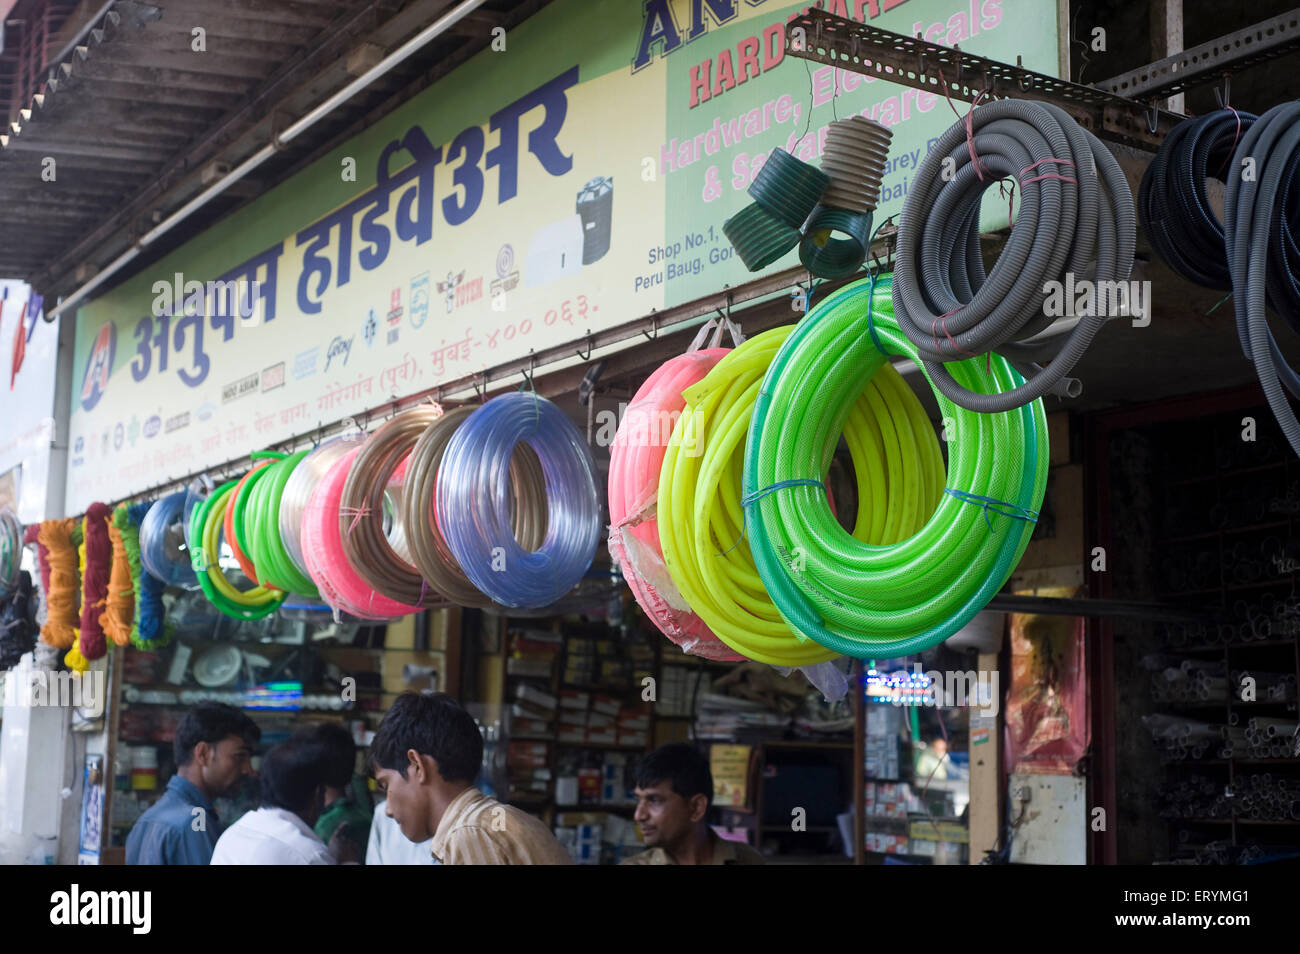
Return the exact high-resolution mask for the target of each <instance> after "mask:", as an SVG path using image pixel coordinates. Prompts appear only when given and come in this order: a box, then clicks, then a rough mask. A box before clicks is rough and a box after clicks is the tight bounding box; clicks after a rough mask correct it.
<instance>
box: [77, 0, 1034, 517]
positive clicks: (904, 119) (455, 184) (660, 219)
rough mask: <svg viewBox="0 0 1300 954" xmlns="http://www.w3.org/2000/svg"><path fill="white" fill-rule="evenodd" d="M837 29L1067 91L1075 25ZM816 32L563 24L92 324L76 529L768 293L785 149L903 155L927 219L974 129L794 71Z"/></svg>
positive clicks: (587, 14) (571, 7)
mask: <svg viewBox="0 0 1300 954" xmlns="http://www.w3.org/2000/svg"><path fill="white" fill-rule="evenodd" d="M826 6H827V9H828V10H829V11H830V12H832V13H837V14H842V15H846V16H848V17H850V18H853V19H857V20H859V21H864V22H869V23H872V24H873V25H877V26H881V27H884V28H887V29H892V30H895V31H898V32H902V33H908V34H912V35H915V34H917V33H920V34H922V35H924V36H925V37H926V38H928V39H930V40H933V41H936V42H941V43H947V44H952V43H960V44H961V46H962V48H963V49H967V50H970V51H972V52H977V53H981V54H984V55H988V56H992V57H996V58H1000V59H1004V60H1006V59H1009V60H1013V61H1014V60H1015V58H1016V57H1017V56H1020V57H1022V58H1023V62H1024V64H1025V66H1027V67H1029V68H1032V69H1037V70H1040V71H1043V72H1048V73H1056V72H1057V63H1058V49H1057V29H1056V22H1057V4H1056V3H1055V2H1054V0H832V2H830V3H828V4H827V5H826ZM803 9H804V6H803V5H790V4H783V3H779V2H775V0H638V2H631V0H557V2H555V3H552V4H551V5H550V6H548V7H546V8H545V9H544V10H542V11H541V12H540V13H537V14H536V15H534V16H533V17H531V18H529V19H528V20H526V21H525V22H524V23H522V24H520V25H519V26H517V27H516V28H515V29H513V30H512V31H511V32H510V33H509V34H508V35H504V36H501V37H498V38H497V42H496V44H495V46H496V47H497V48H496V49H494V48H488V49H485V50H483V51H482V52H480V53H479V54H477V55H476V56H475V57H474V58H473V59H471V60H469V61H468V62H466V63H465V64H464V65H462V66H461V67H459V68H458V69H457V70H455V71H454V72H453V73H451V74H450V75H448V76H447V77H446V78H444V79H442V80H441V81H439V82H438V83H436V84H434V85H433V86H431V87H430V88H429V89H427V90H425V91H423V92H421V93H419V94H417V95H415V96H414V97H412V98H411V99H410V100H408V101H407V102H406V103H404V104H403V105H402V106H401V107H400V108H398V109H396V110H395V111H394V112H392V113H390V114H389V115H388V116H386V117H384V118H382V119H380V120H379V121H377V122H376V123H375V124H374V125H373V126H372V127H370V128H369V129H367V130H366V131H364V132H362V133H360V134H359V135H358V136H356V137H355V138H354V139H352V140H350V141H348V142H346V143H345V144H343V145H342V146H340V147H338V148H337V149H334V150H333V151H332V152H330V153H328V154H326V155H324V156H322V157H321V158H320V159H318V160H317V161H316V162H315V163H313V164H312V165H311V166H309V167H308V168H306V169H304V170H303V171H301V172H299V173H298V174H297V175H295V176H294V177H293V178H291V179H289V180H288V181H286V182H284V183H282V184H281V185H279V186H277V187H276V188H274V189H272V190H270V191H269V192H267V193H266V194H265V195H263V196H261V197H260V198H259V199H257V200H256V201H254V202H252V203H250V204H249V205H248V206H247V207H245V208H243V209H241V210H240V211H239V212H237V213H235V214H233V215H231V216H229V217H228V218H226V219H225V220H223V221H221V222H219V223H218V224H216V225H215V226H213V227H212V228H210V229H208V230H207V231H206V232H205V233H204V234H202V235H200V236H198V237H196V238H195V239H193V240H192V241H190V242H189V243H187V244H185V245H184V246H181V247H180V248H178V249H176V250H175V251H174V252H172V253H170V254H169V255H167V256H166V257H164V258H162V259H160V260H159V261H158V262H156V263H154V264H152V265H150V266H149V267H148V268H146V269H144V270H142V271H141V272H140V273H139V274H137V275H135V276H133V277H132V278H131V279H129V280H127V281H125V282H123V283H122V284H121V285H120V286H118V287H117V288H114V289H113V290H112V291H110V292H108V293H107V294H105V295H103V296H101V297H99V298H97V299H96V300H94V301H92V302H90V303H89V304H87V305H86V306H85V307H83V308H82V309H81V310H80V313H79V315H78V325H77V336H76V351H75V365H74V380H73V381H72V407H73V411H72V424H71V451H70V458H69V472H68V508H69V512H78V511H79V510H81V509H83V508H84V507H85V506H86V505H87V504H88V503H89V502H90V501H92V500H95V499H104V500H114V499H119V498H122V497H125V496H129V495H132V494H134V493H138V492H140V491H142V490H145V489H147V488H149V487H151V486H154V485H157V484H159V483H162V482H165V481H166V480H168V479H169V478H172V477H178V476H181V475H183V474H185V473H189V472H193V471H196V470H200V469H202V468H204V467H208V466H213V465H216V464H219V463H221V462H223V461H226V460H230V459H234V458H237V457H240V456H243V455H244V454H247V453H248V452H249V451H250V450H253V449H256V448H259V447H262V446H266V445H270V444H273V443H277V442H281V441H284V440H286V439H288V438H290V437H292V436H294V435H301V434H306V433H311V432H314V431H315V429H316V428H317V426H318V424H320V423H321V422H325V423H328V422H333V421H338V420H343V419H345V418H346V417H347V416H349V415H353V414H359V413H360V412H361V411H362V410H363V409H366V408H372V407H378V406H381V405H383V404H384V403H385V402H387V401H389V400H391V399H392V398H394V397H402V396H405V395H409V394H412V393H416V392H418V391H421V390H424V389H427V388H431V387H435V386H437V385H438V384H439V383H442V382H445V381H450V380H453V379H456V378H461V377H464V376H465V375H468V374H471V373H473V372H475V371H478V370H482V369H484V368H488V367H492V366H494V365H497V364H500V363H503V362H505V361H509V360H513V359H517V358H521V357H525V356H527V354H528V353H529V351H530V350H541V349H544V348H547V347H550V346H554V345H557V344H562V343H564V342H566V341H573V340H581V339H583V338H584V337H585V336H586V334H587V332H588V331H589V330H590V331H597V330H600V329H602V328H607V327H610V326H613V325H617V324H620V323H623V322H626V321H628V320H631V319H634V318H637V317H640V316H645V315H648V314H649V313H650V312H651V310H652V309H662V308H664V307H670V306H672V305H675V304H678V303H681V302H684V301H689V300H691V299H693V298H697V297H699V296H701V295H705V294H708V293H711V292H716V291H717V290H719V289H720V288H722V286H723V285H730V286H733V287H734V286H737V285H740V284H743V283H744V282H746V281H748V280H750V279H752V278H754V277H755V276H754V275H753V274H752V273H750V272H748V271H746V270H745V268H744V266H743V264H742V263H741V262H740V261H739V260H738V258H737V257H736V256H735V255H734V254H733V253H732V250H731V246H730V244H729V243H728V241H727V240H726V238H725V236H723V234H722V223H723V221H724V220H725V219H726V218H728V217H729V216H730V215H732V214H734V213H735V212H736V211H737V210H739V209H740V208H742V207H743V206H744V205H746V204H747V203H748V202H749V201H750V199H749V197H748V195H747V194H746V191H745V190H746V189H747V188H748V186H749V184H750V182H751V181H752V180H753V177H754V175H755V174H756V173H757V171H758V169H759V168H760V167H761V165H762V163H763V161H764V160H765V158H766V157H767V156H768V155H769V154H770V153H771V151H772V150H773V149H775V148H777V147H780V148H784V149H786V150H788V151H790V152H792V153H793V154H794V155H796V156H798V157H799V158H801V159H805V160H807V161H810V162H813V163H816V162H817V161H818V158H819V155H820V152H821V149H822V148H823V147H824V145H825V134H826V129H827V127H828V125H829V124H830V123H831V122H832V121H833V120H834V119H835V118H841V119H842V118H845V117H847V116H849V115H851V114H853V113H855V112H859V113H862V114H864V115H867V116H870V117H872V118H874V119H876V120H878V121H880V122H882V123H884V124H885V125H887V126H889V127H890V128H891V129H892V131H893V143H892V147H891V158H890V162H889V165H888V167H887V169H886V173H885V177H884V183H883V190H882V199H881V206H880V209H879V210H878V212H877V220H878V221H880V220H883V219H884V218H885V217H886V216H888V215H890V214H893V213H896V212H898V211H900V210H901V208H902V203H903V200H904V197H905V196H906V193H907V190H908V188H909V185H910V181H911V178H912V176H913V175H914V174H915V171H916V168H917V165H918V164H919V162H920V161H921V158H922V157H923V155H924V154H925V152H926V149H927V147H928V144H929V143H930V142H931V141H932V140H933V139H934V137H937V136H938V135H940V134H941V133H942V132H943V130H945V129H946V128H947V127H948V126H949V125H951V124H952V122H953V121H954V119H955V117H954V113H953V111H952V110H951V109H950V108H949V105H948V104H947V103H946V102H945V101H944V98H943V96H942V95H937V94H932V93H925V92H919V91H916V90H913V89H910V88H906V87H902V86H897V85H893V84H890V83H888V82H886V81H884V80H880V79H875V78H870V79H868V78H865V77H862V76H859V75H857V74H854V73H848V72H844V71H840V70H836V69H834V68H831V67H823V66H821V65H819V64H814V63H810V62H808V61H805V60H802V59H798V58H795V57H791V56H786V55H785V53H784V49H783V42H784V41H783V38H784V29H785V25H786V22H787V21H788V20H789V19H791V18H792V17H794V16H796V15H798V14H799V13H800V12H801V11H802V10H803ZM502 46H504V48H500V47H502ZM955 107H956V108H957V109H958V110H960V111H961V112H962V113H963V114H964V112H965V110H966V108H967V107H966V105H965V104H962V103H957V104H955ZM995 193H996V190H995ZM986 206H987V208H986V211H987V215H988V218H987V219H986V224H987V225H993V226H995V225H997V224H998V222H999V221H1001V223H1003V224H1005V222H1006V215H1007V211H1006V210H1007V206H1006V204H1005V203H1004V202H1002V200H998V201H996V202H994V201H990V202H987V203H986ZM797 261H798V259H797V254H796V253H794V252H792V253H790V254H789V255H787V256H785V257H784V258H782V259H781V260H779V261H777V262H775V263H773V264H772V265H771V266H770V267H769V268H768V269H767V270H766V271H775V270H780V269H784V268H788V267H790V266H791V265H793V264H797ZM574 360H577V359H576V358H575V359H574Z"/></svg>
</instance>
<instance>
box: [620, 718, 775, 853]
mask: <svg viewBox="0 0 1300 954" xmlns="http://www.w3.org/2000/svg"><path fill="white" fill-rule="evenodd" d="M636 799H637V801H636V814H635V816H634V817H635V819H636V823H637V824H638V825H639V826H641V837H642V838H643V839H645V843H646V845H647V846H648V850H647V851H643V852H641V853H640V854H638V855H633V856H632V857H631V858H627V859H624V861H623V864H625V865H761V864H764V861H763V856H762V855H760V854H759V853H758V852H757V851H755V850H754V849H753V848H751V847H749V845H746V844H742V843H741V842H736V841H727V840H726V839H724V838H719V837H718V836H717V835H716V834H715V833H714V831H713V829H712V828H710V827H709V826H708V823H707V822H705V818H706V817H707V816H708V813H709V805H710V804H712V802H713V773H712V772H710V771H709V762H708V759H706V758H705V757H704V756H703V755H701V754H700V753H699V752H698V751H697V750H696V749H695V748H694V746H691V745H687V744H685V743H675V744H673V745H665V746H663V747H662V748H658V749H656V750H655V751H653V752H651V753H650V754H649V755H647V756H646V757H645V758H644V759H642V760H641V763H640V764H639V765H638V766H637V770H636Z"/></svg>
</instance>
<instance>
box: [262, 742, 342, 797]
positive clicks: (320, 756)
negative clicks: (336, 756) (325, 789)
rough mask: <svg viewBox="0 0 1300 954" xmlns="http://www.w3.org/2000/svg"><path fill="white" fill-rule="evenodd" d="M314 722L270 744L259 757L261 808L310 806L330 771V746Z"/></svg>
mask: <svg viewBox="0 0 1300 954" xmlns="http://www.w3.org/2000/svg"><path fill="white" fill-rule="evenodd" d="M317 728H318V727H316V726H307V727H304V728H302V729H299V730H298V731H297V732H295V733H294V734H293V735H291V736H290V737H289V738H287V739H285V740H284V741H283V742H279V743H277V744H276V745H274V746H272V747H271V750H270V751H269V752H267V753H266V755H265V757H263V759H262V765H261V767H260V768H259V769H258V772H257V779H258V784H259V786H260V788H261V795H262V797H261V805H262V807H263V808H283V809H285V810H286V811H290V812H294V813H295V814H298V813H301V812H302V811H303V810H304V809H307V808H309V807H310V806H311V804H312V800H313V799H314V798H315V796H316V793H317V790H318V789H319V788H320V787H321V786H322V785H324V784H326V776H327V775H328V774H329V749H328V746H326V744H325V743H324V742H323V741H322V740H321V738H320V736H319V735H318V734H317V732H316V729H317Z"/></svg>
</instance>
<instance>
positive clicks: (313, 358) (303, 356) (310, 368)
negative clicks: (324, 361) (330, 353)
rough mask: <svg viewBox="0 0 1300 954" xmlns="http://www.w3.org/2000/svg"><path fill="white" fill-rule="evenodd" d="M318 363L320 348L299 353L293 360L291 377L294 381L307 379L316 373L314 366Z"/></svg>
mask: <svg viewBox="0 0 1300 954" xmlns="http://www.w3.org/2000/svg"><path fill="white" fill-rule="evenodd" d="M319 361H320V348H309V349H308V350H306V351H300V352H299V353H298V354H296V355H294V358H293V377H294V380H295V381H301V380H302V379H303V378H309V377H311V376H312V375H313V374H315V373H316V365H317V363H319Z"/></svg>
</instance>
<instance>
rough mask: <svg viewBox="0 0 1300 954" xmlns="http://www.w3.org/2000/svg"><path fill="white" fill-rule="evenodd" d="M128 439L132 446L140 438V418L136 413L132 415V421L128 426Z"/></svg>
mask: <svg viewBox="0 0 1300 954" xmlns="http://www.w3.org/2000/svg"><path fill="white" fill-rule="evenodd" d="M126 439H127V442H128V443H129V444H130V445H131V446H132V447H134V446H135V442H136V441H137V440H139V439H140V419H139V418H138V417H136V416H135V415H134V414H132V415H131V423H130V424H128V425H127V426H126Z"/></svg>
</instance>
